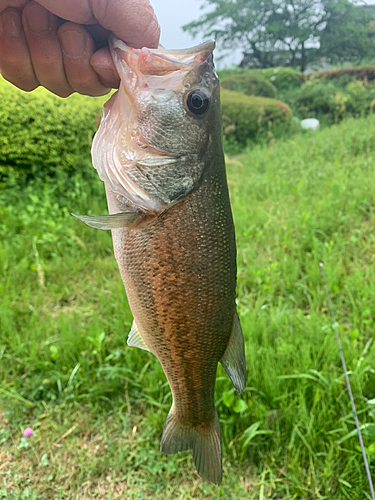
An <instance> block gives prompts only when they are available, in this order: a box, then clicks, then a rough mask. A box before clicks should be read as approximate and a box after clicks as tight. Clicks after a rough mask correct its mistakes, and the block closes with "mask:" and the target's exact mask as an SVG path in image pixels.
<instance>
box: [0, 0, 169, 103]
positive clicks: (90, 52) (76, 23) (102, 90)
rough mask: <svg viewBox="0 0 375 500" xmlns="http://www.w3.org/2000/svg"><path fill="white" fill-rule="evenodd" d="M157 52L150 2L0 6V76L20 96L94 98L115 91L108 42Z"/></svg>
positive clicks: (2, 0)
mask: <svg viewBox="0 0 375 500" xmlns="http://www.w3.org/2000/svg"><path fill="white" fill-rule="evenodd" d="M110 31H111V32H113V33H114V34H115V35H116V36H117V37H118V38H120V39H121V40H124V41H125V42H126V43H127V44H128V45H130V46H131V47H136V48H139V47H143V46H145V47H151V48H155V47H157V46H158V42H159V36H160V28H159V24H158V21H157V19H156V16H155V14H154V11H153V9H152V7H151V5H150V3H149V0H59V1H58V2H56V0H35V1H33V0H31V1H29V0H0V73H1V74H2V76H3V77H4V78H5V79H6V80H8V81H9V82H11V83H13V84H14V85H15V86H16V87H19V88H20V89H22V90H26V91H31V90H34V89H35V88H36V87H38V86H39V85H42V86H43V87H46V88H47V89H48V90H50V91H51V92H53V93H54V94H57V95H58V96H60V97H67V96H69V95H70V94H72V93H73V92H79V93H80V94H85V95H91V96H97V95H103V94H106V93H107V92H108V91H109V89H110V88H116V87H118V85H119V77H118V74H117V71H116V69H115V67H114V64H113V61H112V58H111V55H110V53H109V49H108V46H107V38H108V34H109V32H110Z"/></svg>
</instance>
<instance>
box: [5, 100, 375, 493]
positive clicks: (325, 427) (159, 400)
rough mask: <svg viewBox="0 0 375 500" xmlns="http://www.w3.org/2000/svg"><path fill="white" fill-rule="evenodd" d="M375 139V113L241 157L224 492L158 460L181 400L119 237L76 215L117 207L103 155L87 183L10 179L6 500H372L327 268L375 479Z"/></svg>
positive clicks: (61, 178) (235, 178)
mask: <svg viewBox="0 0 375 500" xmlns="http://www.w3.org/2000/svg"><path fill="white" fill-rule="evenodd" d="M245 97H246V96H245ZM374 138H375V121H374V118H373V116H370V117H368V118H366V119H359V120H354V119H352V118H348V119H346V120H344V121H343V122H342V123H341V124H340V125H338V126H334V127H331V128H330V129H325V130H322V131H320V132H319V131H318V132H317V133H315V134H313V133H304V134H299V135H295V136H293V137H292V138H289V139H288V138H286V137H284V138H283V140H276V141H274V142H272V144H266V145H254V144H253V145H252V147H251V148H248V149H245V150H243V151H242V153H241V154H240V155H238V156H236V157H235V158H233V157H228V158H227V165H228V177H229V187H230V193H231V199H232V205H233V211H234V217H235V225H236V235H237V244H238V308H239V314H240V318H241V322H242V327H243V331H244V335H245V339H246V358H247V364H248V372H247V389H246V392H245V393H244V395H243V397H242V398H238V397H237V396H236V395H235V393H234V389H233V387H232V385H231V383H230V381H229V379H228V378H227V377H226V376H225V374H224V373H223V371H222V370H221V368H220V369H219V372H218V378H217V388H216V397H215V400H216V405H217V411H218V413H219V416H220V421H221V428H222V435H223V445H224V469H225V471H224V478H225V479H224V484H223V486H221V487H219V488H218V487H215V486H212V485H208V484H206V483H202V482H201V480H200V479H199V478H197V476H196V475H195V473H194V472H193V465H192V462H191V459H190V455H189V454H188V453H184V454H181V455H177V456H172V457H163V456H162V455H161V454H160V452H159V443H160V435H161V432H162V428H163V425H164V421H165V418H166V415H167V413H168V410H169V407H170V404H171V396H170V391H169V388H168V385H167V383H166V380H165V378H164V375H163V373H162V370H161V367H160V365H159V363H158V362H157V361H156V359H155V358H154V357H153V356H152V355H151V354H149V353H146V352H144V351H140V350H137V349H134V348H129V347H127V345H126V336H127V332H128V331H129V329H130V325H131V321H132V318H131V314H130V311H129V308H128V305H127V302H126V297H125V293H124V290H123V285H122V283H121V279H120V276H119V273H118V269H117V266H116V263H115V260H114V258H113V253H112V243H111V238H110V234H108V232H105V231H96V230H93V229H91V228H88V227H87V226H84V225H83V224H81V223H80V222H79V221H77V220H76V219H73V218H72V217H71V216H70V215H69V212H70V211H73V212H77V213H89V214H90V213H91V214H98V213H103V212H104V210H105V205H106V202H105V196H104V190H103V185H102V183H101V182H100V181H99V180H98V178H97V177H96V173H95V171H94V169H92V167H91V166H90V165H89V163H88V158H86V161H87V166H86V172H85V176H84V177H83V176H82V174H80V173H77V174H75V175H74V176H72V175H68V174H67V173H64V172H62V171H56V175H55V176H45V177H43V176H41V177H39V176H38V175H37V176H36V177H35V179H34V180H28V181H27V182H26V181H25V179H24V181H22V180H21V179H18V180H17V182H16V181H15V180H14V179H13V180H12V179H10V178H8V182H7V184H6V185H5V184H4V185H3V188H2V189H1V190H0V325H1V328H0V401H1V405H0V408H1V411H0V463H1V467H0V475H1V478H2V480H1V487H0V498H1V495H2V497H4V498H7V499H8V498H9V499H10V500H16V499H17V500H18V499H20V498H32V499H37V500H44V499H49V498H51V497H53V498H61V499H83V498H107V499H115V498H121V497H123V496H126V498H129V499H140V498H152V497H153V498H164V499H176V498H181V499H184V500H185V499H188V500H189V499H193V498H194V499H202V500H203V499H207V498H225V499H228V498H232V499H238V500H239V499H241V500H242V499H243V498H249V499H253V500H255V499H257V500H259V498H262V497H263V498H277V499H280V500H290V498H296V499H303V500H308V499H309V500H310V499H311V498H319V497H320V498H325V499H326V500H344V499H347V498H350V499H352V498H368V495H367V483H366V478H365V473H364V468H363V462H362V459H361V455H360V451H359V449H358V440H357V437H356V433H355V426H354V421H353V417H352V412H351V408H350V402H349V399H348V395H347V391H346V387H345V382H344V379H343V375H342V369H341V365H340V358H339V353H338V350H337V346H336V344H335V339H334V333H333V331H332V326H331V320H330V317H329V312H328V309H327V302H326V298H325V293H324V289H323V286H322V281H321V278H320V274H319V266H318V264H319V262H320V261H323V262H324V264H325V269H326V272H327V276H328V281H329V288H330V292H331V294H332V298H333V302H334V308H335V313H336V316H337V321H338V323H339V329H340V333H341V336H342V342H343V348H344V352H345V356H346V359H347V364H348V369H349V370H350V373H351V375H350V377H351V382H352V385H353V391H354V394H355V399H356V404H357V409H358V414H359V418H360V421H361V424H362V429H363V433H364V439H365V445H366V449H367V453H368V456H369V460H370V466H371V470H372V471H373V473H374V472H375V448H374V444H373V441H374V439H373V437H374V435H375V371H374V366H375V348H374V342H373V328H374V320H375V317H374V314H373V311H374V307H373V305H374V302H375V288H374V283H375V276H374V265H373V263H374V259H375V254H374V244H375V240H374V235H373V225H374V217H375V198H374V193H375V170H374V164H375V163H374V155H375V139H374ZM27 426H30V427H33V428H34V430H35V434H34V436H33V437H32V438H30V439H29V440H25V439H24V438H22V430H23V429H24V428H25V427H27ZM366 495H367V496H366Z"/></svg>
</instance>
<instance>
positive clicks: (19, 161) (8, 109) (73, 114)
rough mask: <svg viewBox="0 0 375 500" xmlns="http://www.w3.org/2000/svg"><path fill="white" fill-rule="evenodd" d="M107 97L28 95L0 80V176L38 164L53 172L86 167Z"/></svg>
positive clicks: (22, 170)
mask: <svg viewBox="0 0 375 500" xmlns="http://www.w3.org/2000/svg"><path fill="white" fill-rule="evenodd" d="M107 98H108V97H106V96H105V97H101V98H90V97H85V96H79V95H73V96H71V97H69V98H68V99H60V98H59V97H56V96H54V95H52V94H51V93H49V92H48V91H46V90H44V89H42V88H40V89H37V90H35V91H34V92H32V93H26V92H22V91H21V90H18V89H16V88H15V87H13V86H12V85H10V84H9V83H7V82H5V81H4V80H1V79H0V100H1V108H0V177H1V176H4V175H6V174H7V173H8V172H9V171H10V170H13V171H18V172H25V173H30V172H32V170H33V168H35V167H36V166H37V167H38V170H40V171H42V170H43V171H44V172H48V173H53V172H54V171H55V170H56V169H60V170H64V171H66V172H73V171H75V170H79V169H81V168H84V167H83V166H84V165H85V164H87V159H88V158H90V147H91V140H92V137H93V134H94V133H95V130H96V128H97V125H98V123H99V119H100V115H101V109H102V106H103V103H104V102H105V100H107ZM86 168H87V165H86Z"/></svg>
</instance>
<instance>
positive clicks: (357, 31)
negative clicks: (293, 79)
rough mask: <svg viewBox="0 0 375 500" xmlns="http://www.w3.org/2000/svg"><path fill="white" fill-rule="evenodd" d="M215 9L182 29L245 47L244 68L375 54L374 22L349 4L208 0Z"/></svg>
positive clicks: (332, 0)
mask: <svg viewBox="0 0 375 500" xmlns="http://www.w3.org/2000/svg"><path fill="white" fill-rule="evenodd" d="M203 6H206V7H210V9H209V10H208V12H207V13H205V14H203V15H202V16H201V17H200V18H199V19H197V20H195V21H192V22H191V23H189V24H187V25H185V26H184V27H183V29H185V30H186V31H188V32H190V33H192V34H193V35H197V34H198V33H199V34H203V35H204V36H211V37H215V38H216V39H217V40H218V41H220V42H221V44H222V46H223V47H225V48H228V49H230V48H233V47H236V48H237V47H242V48H243V53H244V59H243V64H244V65H247V64H251V66H253V67H261V68H267V67H275V66H278V65H283V66H292V67H299V68H300V69H301V71H304V70H305V69H306V67H307V65H308V64H311V63H313V62H315V61H318V60H319V59H320V58H321V57H327V58H328V60H329V61H330V62H331V63H335V62H337V61H352V62H357V63H358V62H359V61H361V60H362V59H364V58H369V57H374V55H375V44H374V35H375V30H374V26H375V19H374V16H373V15H372V14H371V13H370V12H369V11H368V9H365V8H364V7H363V4H362V3H360V2H355V1H349V0H320V1H316V0H296V1H293V2H291V1H289V0H265V1H262V2H259V0H234V1H232V0H206V1H205V2H204V3H203Z"/></svg>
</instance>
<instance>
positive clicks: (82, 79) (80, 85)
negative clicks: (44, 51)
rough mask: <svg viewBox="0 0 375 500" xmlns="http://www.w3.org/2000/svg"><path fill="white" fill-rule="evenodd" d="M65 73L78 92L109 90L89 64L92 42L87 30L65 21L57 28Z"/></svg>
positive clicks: (92, 94)
mask: <svg viewBox="0 0 375 500" xmlns="http://www.w3.org/2000/svg"><path fill="white" fill-rule="evenodd" d="M58 37H59V40H60V42H61V46H62V52H63V59H64V68H65V74H66V77H67V79H68V82H69V84H70V85H71V86H72V88H73V89H74V90H75V91H76V92H79V93H80V94H85V95H91V96H97V95H104V94H107V93H108V92H109V88H108V87H105V86H104V85H103V84H102V83H101V82H100V81H99V77H98V74H97V73H96V72H95V71H94V69H93V68H92V66H91V64H90V59H91V56H92V55H93V53H94V43H93V41H92V38H91V37H90V35H89V34H88V33H87V31H86V30H85V29H84V28H83V27H82V26H79V25H78V24H74V23H65V24H63V25H62V26H60V28H59V30H58Z"/></svg>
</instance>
